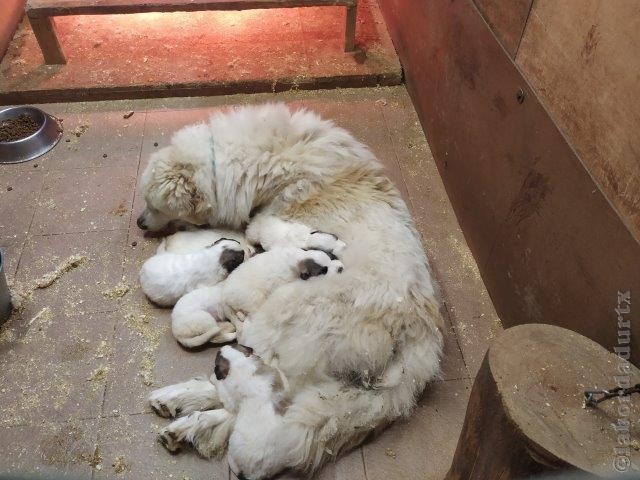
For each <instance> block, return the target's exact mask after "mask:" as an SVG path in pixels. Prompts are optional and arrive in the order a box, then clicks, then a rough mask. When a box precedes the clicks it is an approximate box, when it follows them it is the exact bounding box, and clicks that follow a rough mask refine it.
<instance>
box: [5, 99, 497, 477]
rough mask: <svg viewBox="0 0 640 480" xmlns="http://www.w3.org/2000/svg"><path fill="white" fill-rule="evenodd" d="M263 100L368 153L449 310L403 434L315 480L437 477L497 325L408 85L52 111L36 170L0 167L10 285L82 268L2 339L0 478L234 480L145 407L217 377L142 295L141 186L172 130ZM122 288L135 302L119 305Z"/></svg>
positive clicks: (145, 251) (398, 427)
mask: <svg viewBox="0 0 640 480" xmlns="http://www.w3.org/2000/svg"><path fill="white" fill-rule="evenodd" d="M268 100H281V101H285V102H287V103H290V104H292V105H294V106H305V107H308V108H311V109H314V110H316V111H318V112H320V113H322V114H323V115H324V116H326V117H329V118H332V119H334V120H335V121H336V122H337V123H338V124H339V125H341V126H344V127H346V128H348V129H350V130H351V131H352V132H353V133H354V134H355V135H356V136H357V137H358V138H359V139H361V140H363V141H364V142H365V143H367V144H368V145H370V146H371V148H372V149H373V151H374V152H375V153H376V154H377V155H378V157H379V158H380V160H382V161H383V162H384V163H385V165H386V166H387V168H388V171H389V175H390V177H391V178H392V179H393V180H394V182H395V183H396V184H397V185H398V187H399V188H400V190H401V192H402V194H403V195H404V197H405V199H406V200H407V202H408V204H409V206H410V208H411V210H412V212H413V214H414V216H415V219H416V223H417V225H418V229H419V231H420V232H421V234H422V238H423V242H424V246H425V249H426V250H427V252H428V254H429V256H430V258H431V259H432V264H433V269H434V272H435V275H436V276H437V278H438V280H439V281H440V283H441V287H442V292H443V295H444V300H445V302H446V306H447V316H446V321H447V332H446V351H445V358H444V375H443V380H442V381H438V382H436V383H434V384H433V385H431V386H429V387H428V389H427V391H426V392H425V394H424V396H423V398H422V399H421V401H420V403H419V405H418V408H417V410H416V412H415V413H414V414H413V415H412V416H411V417H410V418H409V419H408V420H406V421H404V422H399V423H397V424H395V425H393V426H392V427H391V428H389V429H388V430H387V431H386V432H384V433H382V434H381V435H380V436H379V437H378V438H377V439H374V440H373V441H371V442H369V443H367V444H366V445H364V446H363V447H362V448H359V449H357V450H356V451H354V452H352V453H351V454H349V455H347V456H346V457H344V458H343V459H341V460H340V461H338V462H337V463H335V464H331V465H328V466H327V467H326V468H324V469H323V470H322V471H321V472H320V473H319V475H318V478H321V479H336V480H337V479H345V480H346V479H349V480H351V479H356V480H359V479H368V480H378V479H380V480H387V479H390V478H393V479H396V478H398V479H408V480H410V479H422V480H424V479H441V478H443V476H444V473H445V472H446V470H447V468H448V466H449V463H450V461H451V458H452V455H453V452H454V448H455V445H456V442H457V438H458V434H459V431H460V428H461V424H462V420H463V418H464V412H465V408H466V402H467V398H468V395H469V389H470V386H471V384H472V379H473V376H474V375H475V372H476V371H477V369H478V367H479V362H480V361H481V360H482V356H483V354H484V351H485V349H486V347H487V343H488V341H489V339H490V338H491V337H492V335H493V334H494V333H495V331H497V330H499V329H500V328H501V327H500V323H499V320H498V319H497V317H496V314H495V311H494V310H493V307H492V304H491V302H490V300H489V297H488V295H487V292H486V290H485V288H484V285H483V283H482V281H481V279H480V276H479V274H478V270H477V267H476V264H475V262H474V260H473V257H472V256H471V254H470V252H469V250H468V248H467V246H466V243H465V241H464V238H463V236H462V233H461V231H460V229H459V227H458V224H457V223H456V219H455V216H454V213H453V211H452V209H451V206H450V204H449V202H448V200H447V197H446V194H445V191H444V187H443V185H442V182H441V180H440V177H439V176H438V173H437V170H436V167H435V164H434V161H433V159H432V157H431V153H430V151H429V147H428V145H427V143H426V140H425V138H424V135H423V134H422V131H421V129H420V125H419V123H418V120H417V117H416V114H415V112H414V110H413V108H412V106H411V103H410V100H409V98H408V96H407V93H406V91H405V90H404V88H402V87H395V88H378V89H366V90H335V91H324V92H305V93H287V94H276V95H272V94H264V95H251V96H232V97H211V98H184V99H168V100H150V101H133V102H126V101H122V102H101V103H93V104H68V105H60V104H52V105H47V106H45V107H44V108H45V109H46V110H48V111H50V112H52V113H54V114H56V115H58V116H60V117H62V118H63V119H64V126H65V135H64V139H63V140H62V141H61V143H60V144H59V145H58V146H57V147H56V148H55V149H54V150H53V151H52V152H50V153H49V154H48V155H47V156H45V157H42V158H40V159H37V160H35V161H32V162H28V163H24V164H20V165H0V247H1V248H2V249H3V250H4V251H5V253H6V255H7V265H6V273H7V276H8V277H9V279H10V280H13V281H18V282H20V283H21V284H23V285H24V284H29V283H30V282H33V281H34V279H37V278H39V277H40V276H41V275H42V274H43V273H46V272H49V271H51V270H53V269H54V268H55V267H56V266H57V264H58V263H59V261H60V260H61V259H65V258H66V257H68V256H69V255H72V254H81V255H84V256H85V257H86V258H87V260H86V261H85V263H83V264H82V265H81V266H80V267H78V268H77V269H73V270H71V271H69V272H68V273H66V274H65V275H63V276H62V277H61V278H60V279H59V281H58V282H56V283H54V284H53V285H52V286H50V287H49V288H46V289H41V290H36V291H34V292H33V295H32V298H31V300H30V301H29V302H27V303H26V305H25V307H24V310H23V312H22V314H20V315H16V316H14V317H13V318H12V319H11V320H10V321H9V322H8V323H7V324H6V325H5V326H3V327H2V328H1V329H0V473H2V472H4V471H60V470H63V471H66V472H73V473H75V474H78V475H80V476H81V478H89V477H96V478H97V477H101V478H129V479H135V480H145V479H160V478H174V479H177V480H180V479H183V480H184V479H187V478H188V479H191V480H199V479H216V480H218V479H220V480H227V479H229V477H230V473H229V470H228V468H227V466H226V464H225V463H224V462H223V461H206V460H204V459H201V458H199V457H198V456H196V455H195V454H194V453H191V452H187V453H182V454H179V455H177V456H172V455H170V454H168V453H167V452H166V451H164V450H163V449H162V447H161V446H160V445H159V444H158V443H157V442H156V441H155V432H156V431H157V430H158V428H159V427H160V426H162V425H164V424H165V420H163V419H160V418H158V417H156V416H155V415H153V414H151V413H149V411H148V409H147V408H146V406H145V403H144V398H145V396H146V395H147V393H148V392H149V391H150V390H151V389H152V388H154V387H155V386H161V385H165V384H167V383H172V382H176V381H180V380H182V379H185V378H188V377H191V376H192V375H194V374H197V373H207V372H210V371H211V367H212V359H213V353H214V352H213V350H211V349H204V350H201V351H198V352H187V351H185V350H183V349H181V348H180V347H178V345H177V344H176V342H175V341H174V340H173V339H172V337H171V335H170V332H169V330H168V327H169V321H168V319H169V311H167V310H160V309H156V308H154V307H152V306H150V304H149V303H148V302H147V301H146V300H145V298H144V296H143V295H142V294H141V292H140V290H139V289H138V288H137V281H136V274H137V269H138V268H139V265H140V263H141V262H142V261H143V260H144V259H146V258H147V257H148V256H150V255H151V254H152V253H153V251H154V249H155V246H156V241H155V240H151V239H145V238H144V237H143V236H142V232H141V231H139V230H138V229H137V228H136V227H135V217H136V214H137V213H138V212H139V211H140V210H141V209H142V203H143V202H142V200H141V198H140V196H139V195H138V194H137V193H136V189H135V185H136V181H137V177H138V175H139V172H140V168H141V167H142V166H143V164H144V162H145V161H146V159H147V157H148V155H149V153H150V152H152V151H153V150H154V149H155V148H158V147H160V146H163V145H165V144H166V143H167V141H168V135H169V134H170V133H171V132H172V131H173V130H175V129H177V128H179V127H180V126H182V125H185V124H187V123H190V122H193V121H196V120H200V119H203V118H205V117H206V116H207V115H208V113H209V112H211V110H212V109H213V108H217V107H219V106H220V105H223V104H236V103H246V102H250V103H257V102H262V101H268ZM130 110H133V111H134V112H135V113H134V114H133V116H132V117H130V118H128V119H124V118H123V114H124V113H125V112H127V111H130ZM85 127H86V128H85ZM82 130H85V131H84V133H80V132H81V131H82ZM73 132H78V135H79V136H78V135H76V134H75V133H73ZM9 187H11V188H9ZM120 282H124V283H126V284H127V285H129V286H130V287H131V289H130V291H129V292H128V293H126V294H125V295H124V296H123V297H118V296H114V295H110V293H111V292H110V291H112V289H113V287H114V286H116V285H117V284H118V283H120Z"/></svg>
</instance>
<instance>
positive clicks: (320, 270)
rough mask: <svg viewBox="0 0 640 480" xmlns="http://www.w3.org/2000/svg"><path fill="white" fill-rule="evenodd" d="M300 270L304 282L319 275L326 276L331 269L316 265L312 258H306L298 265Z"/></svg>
mask: <svg viewBox="0 0 640 480" xmlns="http://www.w3.org/2000/svg"><path fill="white" fill-rule="evenodd" d="M298 270H299V271H300V278H301V279H302V280H309V279H310V278H311V277H317V276H319V275H326V273H327V272H328V271H329V269H328V268H327V267H326V266H322V265H320V264H319V263H316V261H315V260H312V259H311V258H306V259H304V260H301V261H300V262H299V263H298Z"/></svg>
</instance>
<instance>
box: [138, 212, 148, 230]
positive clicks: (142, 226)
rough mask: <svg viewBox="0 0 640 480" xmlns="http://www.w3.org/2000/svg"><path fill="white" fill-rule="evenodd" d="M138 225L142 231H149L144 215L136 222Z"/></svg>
mask: <svg viewBox="0 0 640 480" xmlns="http://www.w3.org/2000/svg"><path fill="white" fill-rule="evenodd" d="M136 223H137V224H138V228H139V229H140V230H146V229H147V224H146V223H145V221H144V217H143V216H142V215H140V216H139V217H138V220H137V221H136Z"/></svg>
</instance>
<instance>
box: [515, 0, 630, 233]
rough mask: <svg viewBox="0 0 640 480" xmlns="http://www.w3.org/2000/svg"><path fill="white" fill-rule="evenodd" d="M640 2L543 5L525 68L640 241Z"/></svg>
mask: <svg viewBox="0 0 640 480" xmlns="http://www.w3.org/2000/svg"><path fill="white" fill-rule="evenodd" d="M638 49H640V2H637V1H636V2H632V1H630V2H625V1H619V2H615V1H614V2H612V1H610V0H566V1H565V0H563V1H557V0H540V1H537V2H535V4H534V6H533V10H532V13H531V17H530V19H529V22H528V24H527V30H526V32H525V35H524V37H523V40H522V43H521V46H520V50H519V52H518V56H517V63H518V65H519V66H520V67H521V68H522V70H523V71H524V73H525V74H526V76H527V79H528V80H529V81H530V82H531V84H532V85H533V86H534V88H535V89H536V91H537V92H538V93H539V94H540V96H541V98H542V100H543V102H544V103H545V105H546V106H547V108H548V109H549V110H550V111H551V113H552V115H553V116H554V118H555V119H556V121H557V122H558V124H559V125H560V127H561V129H562V130H563V131H564V133H565V134H566V135H567V136H568V137H569V138H570V141H571V143H572V144H573V146H574V147H575V148H576V150H577V151H578V153H579V154H580V156H581V157H582V159H583V160H584V162H585V164H586V166H587V169H588V170H589V171H590V172H591V174H592V175H593V176H594V177H595V179H596V180H597V182H598V183H599V185H600V186H601V187H602V189H603V191H604V192H605V195H606V196H607V197H608V198H609V200H610V201H611V203H612V204H613V205H614V206H615V208H616V209H617V211H618V212H619V214H620V216H621V217H622V218H623V220H624V221H625V222H626V224H627V226H628V228H629V229H630V230H631V231H632V233H633V234H634V236H635V238H636V240H638V241H640V135H638V130H639V128H640V113H639V112H640V76H639V75H638V72H640V55H638Z"/></svg>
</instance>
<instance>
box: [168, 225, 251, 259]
mask: <svg viewBox="0 0 640 480" xmlns="http://www.w3.org/2000/svg"><path fill="white" fill-rule="evenodd" d="M223 238H225V239H227V240H236V241H237V242H238V243H240V246H241V247H242V248H243V249H244V253H245V258H249V257H250V256H251V255H253V254H254V253H255V249H254V248H253V247H252V246H250V245H249V244H248V243H247V239H246V238H245V236H244V234H243V233H240V232H236V231H235V230H226V229H224V230H223V229H218V228H216V229H215V230H214V229H195V230H184V231H180V232H176V233H174V234H173V235H169V236H168V237H164V238H163V239H162V241H161V242H160V245H158V248H157V250H156V254H158V253H194V252H197V251H200V250H204V249H205V248H207V247H208V246H210V245H212V244H214V243H215V242H217V241H218V240H221V239H223Z"/></svg>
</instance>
